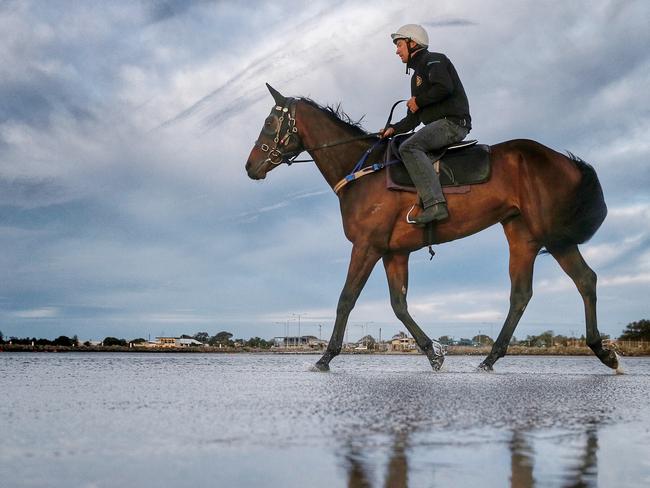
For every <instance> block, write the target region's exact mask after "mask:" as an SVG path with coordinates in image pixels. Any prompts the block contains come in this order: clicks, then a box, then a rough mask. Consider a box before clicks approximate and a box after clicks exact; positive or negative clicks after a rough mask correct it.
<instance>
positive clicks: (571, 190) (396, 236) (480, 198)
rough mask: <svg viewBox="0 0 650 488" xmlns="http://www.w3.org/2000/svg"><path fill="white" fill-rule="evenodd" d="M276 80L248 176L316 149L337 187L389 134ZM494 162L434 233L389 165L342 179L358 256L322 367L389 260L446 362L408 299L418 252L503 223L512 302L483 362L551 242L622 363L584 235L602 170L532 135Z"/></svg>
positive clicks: (604, 357) (414, 329) (497, 349)
mask: <svg viewBox="0 0 650 488" xmlns="http://www.w3.org/2000/svg"><path fill="white" fill-rule="evenodd" d="M267 87H268V89H269V91H270V92H271V95H272V96H273V98H274V101H275V105H274V106H273V108H272V109H271V113H270V114H269V116H268V117H267V118H266V120H265V121H264V126H263V128H262V131H261V132H260V134H259V137H258V140H257V141H256V142H255V146H254V147H253V149H252V150H251V152H250V155H249V157H248V161H247V162H246V171H247V173H248V176H249V177H250V178H252V179H254V180H261V179H264V178H265V177H266V175H267V173H268V172H269V171H271V170H273V169H275V168H277V167H278V166H279V165H280V164H281V163H290V162H291V158H293V159H295V157H296V156H298V154H300V153H301V152H303V151H307V152H308V153H309V155H310V156H311V157H312V158H313V161H314V163H315V165H316V167H317V168H318V169H319V171H320V172H321V174H322V175H323V177H324V178H325V181H326V182H327V184H328V185H329V186H330V187H331V188H332V189H334V188H335V187H337V184H338V183H339V182H341V181H342V180H344V179H345V177H346V175H348V174H350V172H351V171H352V170H353V169H354V167H355V163H357V161H359V160H360V158H361V157H362V155H363V154H364V153H365V152H366V151H368V149H369V148H371V147H373V144H375V143H377V142H378V141H379V138H378V137H377V135H376V134H368V133H367V132H366V131H364V130H363V129H362V128H361V127H360V126H359V125H358V124H355V123H353V122H351V121H350V120H349V118H348V117H347V116H345V115H344V114H343V115H341V114H339V112H338V109H337V110H335V109H332V108H324V107H321V106H319V105H318V104H316V103H315V102H313V101H312V100H309V99H306V98H288V97H284V96H283V95H281V94H280V93H279V92H278V91H277V90H275V89H273V88H272V87H271V86H270V85H268V84H267ZM342 117H343V118H342ZM378 152H382V151H381V150H380V151H378ZM373 156H374V155H373V154H371V158H372V157H373ZM490 163H491V176H490V178H489V180H488V181H487V182H485V183H481V184H477V185H473V186H472V188H471V192H469V193H466V194H449V195H447V201H448V206H449V214H450V217H449V218H448V219H446V220H444V221H441V222H438V223H436V224H435V230H434V234H433V239H427V235H428V234H427V233H426V232H425V229H424V228H420V227H416V226H414V225H412V224H409V223H408V222H407V214H408V212H409V211H410V209H411V208H412V207H413V206H414V205H416V204H417V195H416V194H413V193H409V192H397V191H391V190H388V189H387V188H386V177H385V174H384V172H383V171H378V172H374V173H370V174H368V175H367V176H365V177H363V178H360V179H358V180H357V181H353V182H351V183H350V184H347V185H345V186H344V187H342V188H340V189H338V187H337V189H338V192H337V195H338V198H339V204H340V210H341V216H342V219H343V231H344V232H345V236H346V237H347V238H348V239H349V240H350V242H351V243H352V256H351V258H350V264H349V267H348V273H347V278H346V280H345V285H344V286H343V290H342V292H341V295H340V297H339V300H338V305H337V309H336V321H335V323H334V330H333V332H332V337H331V339H330V341H329V343H328V346H327V349H326V350H325V352H324V354H323V356H322V357H321V358H320V359H319V360H318V361H317V362H316V365H315V366H316V368H317V369H318V370H320V371H328V370H329V363H330V361H331V360H332V359H333V358H334V357H336V356H337V355H338V354H339V353H340V352H341V347H342V345H343V334H344V331H345V327H346V324H347V320H348V316H349V314H350V312H351V311H352V309H353V307H354V305H355V303H356V301H357V298H358V297H359V294H360V293H361V290H362V289H363V287H364V285H365V283H366V281H367V279H368V277H369V276H370V273H371V271H372V270H373V268H374V267H375V265H376V264H377V262H378V261H379V260H380V259H381V260H382V261H383V264H384V268H385V270H386V276H387V279H388V287H389V291H390V302H391V305H392V308H393V311H394V312H395V315H396V316H397V318H398V319H399V320H400V321H401V322H402V323H403V324H404V326H405V327H406V328H407V329H408V331H409V332H410V333H411V335H412V336H413V338H414V339H415V341H416V343H417V345H418V347H419V348H420V349H421V350H422V351H423V353H424V354H425V355H426V356H427V358H428V359H429V362H430V364H431V367H432V368H433V369H434V370H438V369H440V367H441V366H442V363H443V361H444V354H445V351H444V350H443V347H442V346H441V345H440V344H439V343H438V342H437V341H432V340H431V339H430V338H429V337H428V336H427V335H426V334H425V333H424V331H422V329H421V328H420V327H419V326H418V325H417V324H416V323H415V321H414V320H413V318H412V317H411V315H410V314H409V311H408V308H407V303H406V295H407V290H408V261H409V255H410V253H412V252H414V251H416V250H419V249H421V248H422V247H424V246H426V245H430V244H440V243H443V242H449V241H453V240H455V239H460V238H463V237H466V236H469V235H471V234H474V233H476V232H479V231H481V230H483V229H486V228H487V227H490V226H492V225H494V224H496V223H501V225H502V226H503V230H504V232H505V235H506V238H507V240H508V245H509V250H510V264H509V271H510V281H511V289H510V309H509V311H508V315H507V317H506V319H505V322H504V324H503V327H502V329H501V332H500V333H499V336H498V337H497V339H496V341H495V342H494V344H493V346H492V349H491V351H490V353H489V354H488V355H487V356H486V358H485V359H484V360H483V361H482V362H481V364H480V365H479V368H480V369H483V370H486V371H490V370H492V369H493V365H494V363H495V362H496V361H497V360H498V359H499V358H501V357H503V356H504V355H505V354H506V351H507V349H508V344H509V342H510V339H511V338H512V335H513V333H514V330H515V327H516V326H517V323H518V322H519V319H520V318H521V316H522V314H523V312H524V310H525V308H526V305H527V304H528V302H529V300H530V299H531V297H532V293H533V292H532V278H533V264H534V262H535V258H536V257H537V255H538V254H539V253H540V251H542V250H545V252H548V253H550V254H551V255H552V256H553V257H554V258H555V259H556V260H557V262H558V263H559V265H560V266H561V268H562V269H563V270H564V271H565V273H566V274H567V275H569V277H570V278H571V279H572V280H573V282H574V283H575V285H576V287H577V288H578V291H579V292H580V295H581V296H582V299H583V301H584V308H585V320H586V329H587V338H586V341H587V344H588V345H589V347H590V348H591V349H592V351H593V352H594V354H595V355H596V356H597V357H598V358H599V359H600V360H601V361H602V362H603V363H604V364H605V365H607V366H609V367H610V368H612V369H618V356H617V354H616V352H615V351H614V350H613V349H610V348H608V347H605V346H603V343H602V340H601V336H600V333H599V331H598V327H597V322H596V273H594V271H592V270H591V269H590V268H589V266H587V264H586V263H585V261H584V259H583V257H582V255H581V254H580V251H579V250H578V244H581V243H583V242H585V241H587V240H588V239H589V238H591V236H592V235H593V234H594V233H595V232H596V230H597V229H598V227H600V224H601V223H602V222H603V220H604V219H605V216H606V215H607V206H606V205H605V201H604V197H603V192H602V188H601V186H600V182H599V181H598V177H597V175H596V172H595V171H594V169H593V168H592V167H591V166H590V165H589V164H587V163H585V162H584V161H582V160H581V159H579V158H577V157H575V156H573V155H572V154H571V153H569V156H565V155H563V154H560V153H558V152H556V151H554V150H552V149H550V148H548V147H545V146H543V145H542V144H540V143H538V142H535V141H532V140H525V139H518V140H511V141H507V142H502V143H500V144H495V145H493V146H491V148H490ZM339 186H341V185H339Z"/></svg>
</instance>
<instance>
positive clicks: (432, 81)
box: [380, 24, 472, 225]
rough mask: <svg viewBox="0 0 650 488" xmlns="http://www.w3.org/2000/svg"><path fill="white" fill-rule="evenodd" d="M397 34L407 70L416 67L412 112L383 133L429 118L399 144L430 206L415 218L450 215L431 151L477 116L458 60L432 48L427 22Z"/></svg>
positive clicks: (458, 137) (462, 132) (459, 136)
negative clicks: (471, 111)
mask: <svg viewBox="0 0 650 488" xmlns="http://www.w3.org/2000/svg"><path fill="white" fill-rule="evenodd" d="M391 37H392V38H393V43H395V45H396V46H397V50H396V54H397V55H398V56H399V57H400V59H401V60H402V62H403V63H405V64H406V72H407V73H408V72H409V69H413V76H412V77H411V98H410V99H409V100H408V101H407V102H406V106H407V108H408V112H407V115H406V117H404V118H403V119H402V120H400V121H399V122H397V123H395V124H391V125H389V126H388V127H386V128H385V129H382V130H381V131H380V132H381V137H390V136H391V135H393V134H395V133H397V134H399V133H403V132H409V131H411V130H413V129H415V128H416V127H417V126H418V125H420V123H423V124H425V125H424V127H423V128H422V129H420V130H419V131H418V132H416V133H415V134H413V135H412V136H411V137H409V138H408V139H407V140H405V141H404V142H403V143H402V145H401V146H400V149H399V153H400V155H401V156H402V160H403V161H404V165H405V166H406V169H407V170H408V172H409V175H410V176H411V179H412V180H413V182H414V183H415V187H416V188H417V191H418V195H419V196H420V199H421V200H422V207H423V208H424V210H423V211H422V212H421V213H420V214H419V215H418V216H417V217H415V218H414V219H413V221H412V223H414V224H418V225H424V224H427V223H429V222H432V221H435V220H443V219H446V218H447V217H448V216H449V212H448V210H447V202H446V201H445V197H444V195H443V193H442V187H441V186H440V180H439V178H438V175H437V174H436V172H435V171H434V169H433V165H432V163H431V160H430V159H429V158H428V157H427V154H426V153H427V152H429V151H434V150H436V149H440V148H441V147H444V146H448V145H451V144H454V143H456V142H459V141H462V140H463V139H464V138H465V136H467V134H468V133H469V131H470V129H471V128H472V119H471V117H470V115H469V102H468V101H467V95H465V89H464V88H463V85H462V83H461V82H460V78H459V77H458V73H456V69H455V68H454V65H453V64H451V61H449V59H448V58H447V56H445V55H444V54H440V53H432V52H429V51H428V50H427V48H428V46H429V36H428V35H427V32H426V31H425V30H424V28H423V27H422V26H420V25H416V24H407V25H404V26H402V27H400V28H399V30H398V31H397V32H395V33H394V34H391Z"/></svg>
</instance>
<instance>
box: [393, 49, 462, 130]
mask: <svg viewBox="0 0 650 488" xmlns="http://www.w3.org/2000/svg"><path fill="white" fill-rule="evenodd" d="M408 67H409V68H411V69H413V70H414V72H413V76H412V77H411V96H414V97H415V102H416V103H417V104H418V107H419V108H418V111H417V112H415V113H413V112H411V111H408V112H407V115H406V117H404V118H403V119H402V120H400V121H399V122H397V123H395V124H391V127H393V128H394V129H395V132H396V133H397V134H400V133H402V132H409V131H410V130H413V129H415V128H416V127H417V126H418V125H420V123H423V124H425V125H426V124H430V123H431V122H433V121H434V120H439V119H443V118H447V119H449V120H451V121H452V122H454V123H456V124H458V125H460V126H462V127H466V128H467V129H471V128H472V119H471V117H470V115H469V102H468V101H467V95H465V89H464V88H463V84H462V83H461V82H460V78H459V77H458V73H457V72H456V68H454V65H453V64H451V61H449V58H447V56H445V55H444V54H440V53H431V52H429V51H427V50H426V49H422V50H420V51H418V52H416V53H415V54H413V55H412V56H411V59H410V60H409V63H408Z"/></svg>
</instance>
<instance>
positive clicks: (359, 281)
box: [316, 245, 381, 371]
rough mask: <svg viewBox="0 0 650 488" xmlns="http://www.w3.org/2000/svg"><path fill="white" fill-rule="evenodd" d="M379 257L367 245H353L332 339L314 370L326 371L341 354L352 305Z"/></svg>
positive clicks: (377, 253)
mask: <svg viewBox="0 0 650 488" xmlns="http://www.w3.org/2000/svg"><path fill="white" fill-rule="evenodd" d="M380 257H381V255H380V254H379V252H377V251H376V250H374V249H372V248H371V247H369V246H367V245H366V246H360V245H354V246H353V247H352V257H351V258H350V266H349V267H348V276H347V278H346V280H345V286H344V287H343V291H342V292H341V296H340V297H339V303H338V306H337V308H336V322H334V330H333V331H332V337H331V338H330V341H329V344H328V345H327V349H326V350H325V354H323V357H322V358H320V359H319V360H318V362H317V363H316V368H317V369H319V370H320V371H328V370H329V364H330V361H331V360H332V359H333V358H334V357H335V356H338V355H339V353H340V352H341V347H342V346H343V334H344V333H345V326H346V325H347V323H348V316H349V315H350V312H351V311H352V309H353V308H354V304H355V303H356V301H357V298H359V294H360V293H361V290H362V289H363V287H364V285H365V284H366V281H368V277H369V276H370V273H371V272H372V269H373V268H374V267H375V264H377V261H379V258H380Z"/></svg>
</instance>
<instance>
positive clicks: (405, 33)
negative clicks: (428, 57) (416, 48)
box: [390, 24, 429, 47]
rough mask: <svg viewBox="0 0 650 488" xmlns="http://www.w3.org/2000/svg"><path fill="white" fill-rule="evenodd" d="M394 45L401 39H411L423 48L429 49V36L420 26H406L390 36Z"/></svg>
mask: <svg viewBox="0 0 650 488" xmlns="http://www.w3.org/2000/svg"><path fill="white" fill-rule="evenodd" d="M390 37H391V38H392V39H393V43H395V42H397V41H398V40H399V39H411V40H412V41H415V42H416V43H417V44H419V45H420V46H422V47H429V35H428V34H427V31H425V30H424V27H422V26H421V25H418V24H406V25H403V26H402V27H400V28H399V29H398V30H397V32H394V33H393V34H391V35H390Z"/></svg>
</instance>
